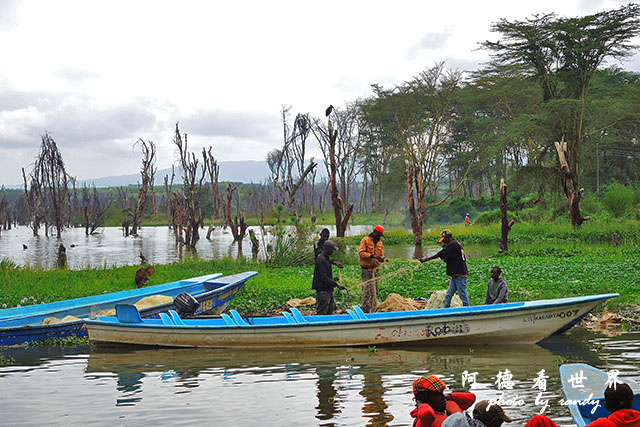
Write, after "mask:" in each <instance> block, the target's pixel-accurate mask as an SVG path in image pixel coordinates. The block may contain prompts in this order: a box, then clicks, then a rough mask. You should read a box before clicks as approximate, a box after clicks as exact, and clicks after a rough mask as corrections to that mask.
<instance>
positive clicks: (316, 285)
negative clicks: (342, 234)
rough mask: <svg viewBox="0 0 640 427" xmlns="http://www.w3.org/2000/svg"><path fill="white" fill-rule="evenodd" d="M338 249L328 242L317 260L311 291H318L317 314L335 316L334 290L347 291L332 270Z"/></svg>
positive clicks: (331, 242)
mask: <svg viewBox="0 0 640 427" xmlns="http://www.w3.org/2000/svg"><path fill="white" fill-rule="evenodd" d="M336 249H338V245H336V244H335V243H334V242H333V241H331V240H326V241H325V242H324V244H323V247H322V252H321V253H320V255H318V257H317V258H316V266H315V269H314V270H313V285H312V286H311V289H314V290H315V291H316V314H333V310H334V309H335V306H336V302H335V299H334V298H333V288H338V289H345V287H344V286H342V285H340V284H338V279H337V278H336V279H335V280H334V278H333V270H332V268H331V254H332V253H333V251H335V250H336Z"/></svg>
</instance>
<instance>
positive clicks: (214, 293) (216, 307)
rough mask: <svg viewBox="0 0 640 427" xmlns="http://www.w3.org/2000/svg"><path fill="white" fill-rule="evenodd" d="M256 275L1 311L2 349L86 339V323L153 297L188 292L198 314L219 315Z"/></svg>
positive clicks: (149, 311)
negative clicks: (90, 319)
mask: <svg viewBox="0 0 640 427" xmlns="http://www.w3.org/2000/svg"><path fill="white" fill-rule="evenodd" d="M256 274H258V273H257V272H255V271H247V272H244V273H239V274H234V275H230V276H222V274H220V273H216V274H209V275H206V276H199V277H192V278H190V279H184V280H178V281H176V282H170V283H165V284H162V285H156V286H149V287H145V288H141V289H131V290H126V291H120V292H113V293H109V294H103V295H95V296H90V297H84V298H76V299H72V300H66V301H57V302H52V303H48V304H36V305H30V306H25V307H14V308H8V309H5V310H0V346H13V345H25V344H30V343H34V342H41V341H44V340H46V339H49V338H65V337H70V336H78V337H83V336H86V335H87V331H86V328H85V324H84V322H85V320H86V319H88V318H91V317H96V316H97V315H98V314H99V313H100V312H105V311H108V310H113V309H114V308H115V306H116V305H117V304H134V303H136V302H138V301H140V300H141V299H142V298H145V297H152V296H154V295H163V296H165V297H170V298H171V299H173V298H175V297H176V296H177V295H178V294H180V293H182V292H187V293H189V294H190V295H192V296H193V297H194V298H196V300H197V301H198V303H199V306H198V309H197V311H196V314H200V313H207V314H219V313H221V312H222V311H223V310H224V309H225V308H226V307H227V305H228V304H229V302H231V300H232V299H233V298H234V297H235V296H236V294H237V293H238V291H239V290H240V289H242V287H243V286H244V284H245V282H246V281H247V280H249V279H250V278H251V277H254V276H255V275H256ZM165 299H166V298H165ZM173 308H174V305H173V300H171V301H170V302H165V303H161V304H156V305H151V306H148V307H145V308H143V309H141V310H140V314H141V316H142V317H159V313H162V312H167V311H169V310H171V309H173ZM67 316H71V317H70V318H69V321H62V322H59V323H54V324H43V322H44V321H45V319H48V318H56V319H58V320H62V319H64V318H65V317H67ZM44 323H47V322H44Z"/></svg>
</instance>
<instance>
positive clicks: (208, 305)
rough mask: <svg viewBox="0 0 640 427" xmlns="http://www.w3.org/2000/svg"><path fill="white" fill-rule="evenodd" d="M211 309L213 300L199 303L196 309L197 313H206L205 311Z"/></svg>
mask: <svg viewBox="0 0 640 427" xmlns="http://www.w3.org/2000/svg"><path fill="white" fill-rule="evenodd" d="M212 307H213V300H212V299H207V300H204V301H202V302H201V303H200V306H199V307H198V311H207V310H210V309H211V308H212Z"/></svg>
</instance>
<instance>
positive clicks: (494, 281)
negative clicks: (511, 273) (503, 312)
mask: <svg viewBox="0 0 640 427" xmlns="http://www.w3.org/2000/svg"><path fill="white" fill-rule="evenodd" d="M500 273H502V269H500V267H493V268H492V269H491V279H489V283H488V284H487V297H486V298H485V300H484V303H485V304H503V303H506V302H507V293H508V292H509V288H508V287H507V281H506V280H505V278H504V277H500Z"/></svg>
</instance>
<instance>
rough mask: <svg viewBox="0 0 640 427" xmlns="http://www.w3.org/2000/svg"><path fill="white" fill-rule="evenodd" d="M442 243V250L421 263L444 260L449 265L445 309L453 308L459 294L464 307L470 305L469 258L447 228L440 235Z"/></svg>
mask: <svg viewBox="0 0 640 427" xmlns="http://www.w3.org/2000/svg"><path fill="white" fill-rule="evenodd" d="M439 242H440V243H442V244H443V247H442V250H441V251H440V252H438V253H437V254H435V255H432V256H430V257H424V258H420V262H427V261H431V260H432V259H436V258H442V259H443V260H444V262H445V263H446V264H447V276H451V279H450V280H449V288H448V289H447V295H446V296H445V298H444V308H448V307H450V306H451V298H453V295H454V294H455V293H456V291H457V292H458V294H459V295H460V299H461V300H462V305H465V306H466V305H469V297H468V296H467V276H468V275H469V270H468V269H467V258H466V256H465V255H464V250H463V249H462V245H461V244H460V243H459V242H458V241H457V240H454V238H453V234H452V233H451V231H450V230H447V229H446V228H445V229H444V230H442V233H440V240H439Z"/></svg>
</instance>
